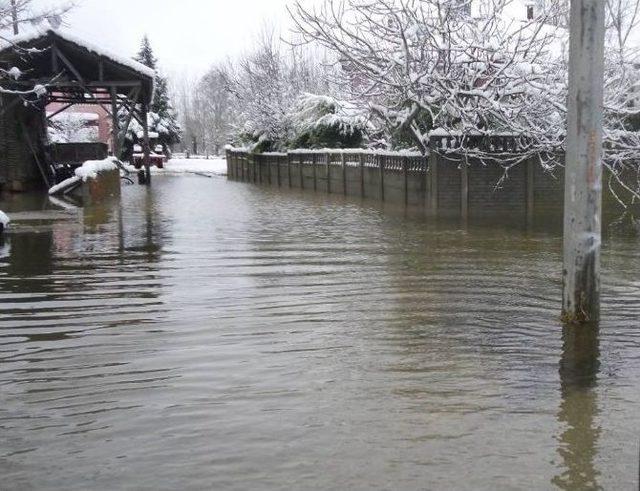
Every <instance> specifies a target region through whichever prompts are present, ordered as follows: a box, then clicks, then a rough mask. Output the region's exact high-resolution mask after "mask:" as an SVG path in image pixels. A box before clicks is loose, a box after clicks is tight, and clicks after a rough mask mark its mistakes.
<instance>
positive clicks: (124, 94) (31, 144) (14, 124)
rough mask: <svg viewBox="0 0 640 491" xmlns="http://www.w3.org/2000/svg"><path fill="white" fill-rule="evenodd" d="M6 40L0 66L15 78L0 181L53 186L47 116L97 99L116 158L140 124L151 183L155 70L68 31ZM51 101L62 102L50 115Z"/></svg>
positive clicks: (9, 84)
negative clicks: (150, 114)
mask: <svg viewBox="0 0 640 491" xmlns="http://www.w3.org/2000/svg"><path fill="white" fill-rule="evenodd" d="M4 44H5V45H4V46H3V47H2V48H1V49H0V68H1V69H4V70H5V71H7V72H9V73H10V74H13V75H14V76H13V77H12V78H9V79H8V80H5V81H3V84H2V85H3V89H5V90H4V91H3V93H2V94H0V184H1V183H3V182H4V184H6V185H8V186H9V188H10V189H15V190H22V188H24V187H25V186H28V185H29V183H30V182H33V181H34V180H35V181H37V180H40V181H41V182H43V183H44V184H45V185H47V186H50V185H52V184H54V182H53V181H54V180H55V176H54V175H53V173H52V171H51V166H52V164H55V162H53V161H52V155H51V152H50V151H49V148H48V138H47V134H46V127H47V119H49V118H51V117H53V116H55V115H56V114H59V113H60V112H62V111H64V110H66V109H68V108H70V107H72V106H74V105H76V104H98V105H100V106H102V107H103V108H104V109H105V110H106V111H107V113H108V114H109V115H110V116H111V118H112V128H113V129H112V139H113V141H112V148H113V149H114V155H115V156H116V157H119V156H120V153H121V150H122V147H123V144H124V139H125V135H126V133H127V130H128V127H129V124H130V122H131V120H132V119H136V120H137V121H138V123H140V125H141V126H142V128H143V152H144V155H145V165H144V167H145V171H146V172H145V182H147V183H149V182H150V173H149V153H150V148H149V130H148V122H147V114H148V110H149V105H150V103H151V100H152V97H153V83H154V71H153V70H152V69H150V68H148V67H146V66H145V65H143V64H141V63H138V62H136V61H134V60H133V59H131V58H128V57H125V56H119V55H117V54H114V53H110V52H108V51H107V50H104V49H103V48H100V47H97V46H94V45H92V44H91V43H89V42H87V41H85V40H82V39H80V38H78V37H76V36H75V35H73V34H72V33H69V32H66V31H64V30H52V29H49V30H45V31H38V32H34V33H30V34H28V35H23V36H18V37H15V38H13V39H12V40H11V43H10V44H7V43H4ZM14 67H15V68H14ZM16 68H17V70H16ZM51 102H58V103H60V104H62V106H61V108H60V109H58V110H57V111H55V112H53V113H51V114H49V115H47V114H46V112H45V108H46V106H47V104H49V103H51ZM122 114H126V115H127V116H126V118H122ZM118 115H120V118H122V119H120V118H119V117H118Z"/></svg>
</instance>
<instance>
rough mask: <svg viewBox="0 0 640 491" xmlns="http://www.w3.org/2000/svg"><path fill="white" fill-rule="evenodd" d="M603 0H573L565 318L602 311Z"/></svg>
mask: <svg viewBox="0 0 640 491" xmlns="http://www.w3.org/2000/svg"><path fill="white" fill-rule="evenodd" d="M604 3H605V0H571V20H570V41H569V45H570V50H569V98H568V120H567V151H566V162H565V194H564V269H563V290H564V291H563V299H562V315H563V319H564V320H565V321H566V322H569V323H586V322H590V321H597V320H598V317H599V313H600V244H601V215H602V103H603V102H602V97H603V95H602V93H603V84H604V80H603V72H604V16H605V10H604Z"/></svg>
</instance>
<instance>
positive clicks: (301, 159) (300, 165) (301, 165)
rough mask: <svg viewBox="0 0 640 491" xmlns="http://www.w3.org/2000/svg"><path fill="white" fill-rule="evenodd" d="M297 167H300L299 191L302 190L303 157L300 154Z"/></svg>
mask: <svg viewBox="0 0 640 491" xmlns="http://www.w3.org/2000/svg"><path fill="white" fill-rule="evenodd" d="M298 166H299V167H300V189H304V155H302V154H300V161H299V163H298Z"/></svg>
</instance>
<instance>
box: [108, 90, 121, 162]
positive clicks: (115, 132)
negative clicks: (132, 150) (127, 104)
mask: <svg viewBox="0 0 640 491" xmlns="http://www.w3.org/2000/svg"><path fill="white" fill-rule="evenodd" d="M110 94H111V151H112V152H113V156H114V157H115V158H117V159H119V158H120V141H119V140H120V123H119V121H118V94H117V93H116V88H115V87H111V90H110Z"/></svg>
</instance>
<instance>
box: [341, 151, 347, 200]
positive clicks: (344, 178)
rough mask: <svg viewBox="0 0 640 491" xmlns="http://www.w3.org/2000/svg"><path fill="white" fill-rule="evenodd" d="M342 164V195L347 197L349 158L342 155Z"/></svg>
mask: <svg viewBox="0 0 640 491" xmlns="http://www.w3.org/2000/svg"><path fill="white" fill-rule="evenodd" d="M340 164H341V165H342V194H343V195H344V196H346V195H347V156H346V155H345V154H344V152H343V153H342V154H340Z"/></svg>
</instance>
